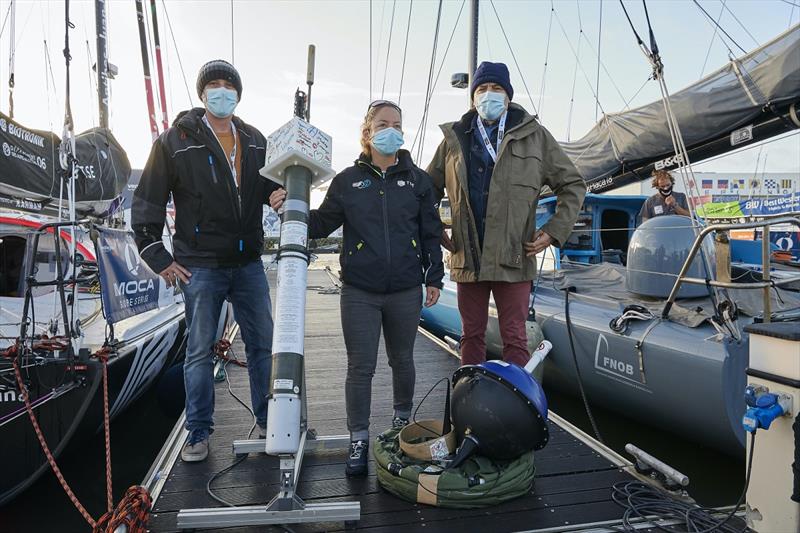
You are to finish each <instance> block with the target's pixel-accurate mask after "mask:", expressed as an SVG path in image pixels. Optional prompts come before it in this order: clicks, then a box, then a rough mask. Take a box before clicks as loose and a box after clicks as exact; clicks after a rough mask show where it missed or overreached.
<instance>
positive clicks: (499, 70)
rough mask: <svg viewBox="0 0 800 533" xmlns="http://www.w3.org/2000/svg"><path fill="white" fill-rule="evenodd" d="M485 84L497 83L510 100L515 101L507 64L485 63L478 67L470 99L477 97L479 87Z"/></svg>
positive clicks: (473, 78) (473, 79) (471, 87)
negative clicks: (476, 90)
mask: <svg viewBox="0 0 800 533" xmlns="http://www.w3.org/2000/svg"><path fill="white" fill-rule="evenodd" d="M483 83H496V84H497V85H499V86H500V87H502V88H503V89H504V90H505V91H506V94H507V95H508V99H509V100H513V99H514V88H513V87H512V86H511V76H509V74H508V67H507V66H506V64H505V63H490V62H489V61H484V62H483V63H481V64H480V65H478V68H477V69H476V70H475V75H474V76H473V77H472V85H471V86H470V88H469V95H470V98H471V97H473V96H474V95H475V89H477V88H478V85H481V84H483Z"/></svg>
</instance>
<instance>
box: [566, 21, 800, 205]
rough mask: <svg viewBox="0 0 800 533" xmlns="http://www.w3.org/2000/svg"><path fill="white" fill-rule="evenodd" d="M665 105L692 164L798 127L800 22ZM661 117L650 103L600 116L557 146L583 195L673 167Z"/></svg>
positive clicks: (672, 154)
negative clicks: (578, 176)
mask: <svg viewBox="0 0 800 533" xmlns="http://www.w3.org/2000/svg"><path fill="white" fill-rule="evenodd" d="M670 104H671V106H672V110H673V112H674V114H675V117H676V119H677V122H678V125H679V127H680V129H681V133H682V134H683V138H684V141H685V143H686V147H687V149H688V152H689V158H690V160H691V161H692V162H696V161H701V160H702V159H706V158H709V157H712V156H715V155H718V154H722V153H726V152H729V151H731V150H734V149H737V148H739V147H741V146H743V145H745V144H748V143H753V142H756V141H760V140H764V139H767V138H769V137H773V136H775V135H779V134H781V133H784V132H786V131H789V130H792V129H796V128H800V118H798V115H800V24H798V25H796V26H794V27H792V28H790V29H789V30H787V31H786V32H784V33H783V34H781V35H779V36H778V37H776V38H775V39H774V40H772V41H770V42H769V43H767V44H765V45H763V46H761V47H760V48H758V49H756V50H754V51H753V52H750V53H749V54H747V55H745V56H743V57H740V58H737V59H733V60H731V61H730V62H729V63H728V64H727V65H725V66H724V67H722V68H720V69H719V70H717V71H716V72H714V73H712V74H710V75H708V76H706V77H705V78H703V79H701V80H699V81H698V82H696V83H694V84H693V85H691V86H689V87H687V88H685V89H683V90H681V91H679V92H676V93H674V94H673V95H672V96H671V97H670ZM665 117H666V115H665V112H664V104H663V102H662V101H661V100H657V101H655V102H652V103H650V104H647V105H644V106H641V107H638V108H636V109H631V110H628V111H624V112H621V113H612V114H607V115H605V116H603V118H602V120H600V122H598V123H597V124H596V125H595V126H594V128H592V129H591V130H590V131H589V133H587V134H586V135H585V136H584V137H583V138H581V139H579V140H577V141H574V142H564V143H561V146H562V148H564V151H565V152H566V153H567V155H568V156H569V157H570V158H571V159H572V161H573V162H574V163H575V166H576V167H577V168H578V171H579V172H580V173H581V175H582V176H583V178H584V180H586V184H587V187H588V189H589V191H590V192H602V191H607V190H611V189H615V188H617V187H621V186H623V185H625V184H627V183H632V182H635V181H639V180H642V179H646V178H647V177H649V175H650V173H651V172H652V171H653V169H659V168H664V169H670V168H674V167H677V166H678V163H679V161H677V160H676V159H677V158H676V157H675V152H674V150H673V145H672V140H671V137H670V133H669V129H668V126H667V121H666V118H665Z"/></svg>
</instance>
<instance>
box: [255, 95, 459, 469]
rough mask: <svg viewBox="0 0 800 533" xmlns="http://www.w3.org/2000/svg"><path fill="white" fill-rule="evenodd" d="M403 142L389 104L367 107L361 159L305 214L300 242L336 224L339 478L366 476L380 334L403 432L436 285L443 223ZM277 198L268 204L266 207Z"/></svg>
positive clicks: (278, 199) (280, 194)
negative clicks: (421, 330) (420, 334)
mask: <svg viewBox="0 0 800 533" xmlns="http://www.w3.org/2000/svg"><path fill="white" fill-rule="evenodd" d="M402 145H403V122H402V111H401V110H400V107H398V106H397V104H395V103H393V102H389V101H387V100H377V101H375V102H372V104H370V106H369V108H368V110H367V114H366V117H364V122H363V124H362V125H361V148H362V153H361V155H360V156H359V158H358V159H357V160H356V161H355V164H354V165H353V166H351V167H349V168H347V169H345V170H343V171H342V172H340V173H339V174H338V175H337V176H336V177H334V178H333V181H332V182H331V185H330V187H329V189H328V193H327V194H326V196H325V200H323V202H322V204H321V205H320V207H319V209H314V210H312V211H311V213H310V216H309V226H308V237H309V239H316V238H322V237H327V236H328V235H330V234H331V233H332V232H333V231H334V230H335V229H336V228H338V227H339V226H342V225H344V242H343V244H342V253H341V255H340V262H341V266H342V281H343V282H344V283H343V285H342V291H341V300H340V305H341V315H342V332H343V334H344V342H345V346H346V348H347V377H346V380H345V401H346V407H347V429H348V430H349V432H350V441H351V442H350V450H349V455H348V457H347V462H346V467H345V471H346V473H347V474H348V475H366V473H367V458H368V451H369V417H370V403H371V392H372V377H373V375H374V374H375V364H376V362H377V358H378V343H379V341H380V336H381V329H383V338H384V342H385V344H386V354H387V356H388V358H389V366H391V367H392V391H393V398H394V417H393V419H392V427H394V428H402V427H403V426H405V425H406V424H408V419H409V418H410V417H411V409H412V407H413V403H412V402H413V398H414V382H415V379H416V378H415V370H414V341H415V339H416V334H417V326H418V325H419V317H420V311H421V307H422V302H423V294H422V287H423V285H424V286H425V294H424V301H425V306H426V307H430V306H432V305H434V304H435V303H436V302H437V300H438V299H439V291H440V289H441V288H442V277H443V276H444V265H443V264H442V250H441V247H440V245H439V243H440V242H441V238H442V223H441V221H440V220H439V212H438V210H437V209H436V202H437V200H436V198H435V196H436V193H435V191H434V190H433V185H432V183H431V178H430V176H428V175H427V174H426V173H425V171H423V170H421V169H419V168H418V167H417V166H416V165H414V162H413V161H412V159H411V154H410V153H409V152H408V151H407V150H401V149H400V147H401V146H402ZM285 198H286V192H285V191H283V190H279V191H275V192H274V193H272V196H271V197H270V205H271V206H272V208H273V209H276V210H277V209H279V208H280V207H281V205H282V204H283V201H284V199H285Z"/></svg>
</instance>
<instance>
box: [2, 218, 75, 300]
mask: <svg viewBox="0 0 800 533" xmlns="http://www.w3.org/2000/svg"><path fill="white" fill-rule="evenodd" d="M33 241H34V239H33V235H32V234H31V233H18V232H16V231H15V232H14V233H4V232H0V296H11V297H22V296H24V294H25V276H26V274H27V272H28V269H29V266H28V265H30V262H29V258H30V257H31V256H32V255H33ZM60 247H61V250H60V251H61V265H62V272H63V273H64V275H65V276H66V275H68V274H69V267H70V261H69V247H68V245H67V243H66V241H65V240H64V239H63V238H62V239H61V242H60ZM34 261H35V263H36V264H35V267H34V270H33V273H34V277H35V278H36V280H37V281H53V280H55V279H56V277H57V276H56V272H57V270H56V250H55V242H54V240H53V236H52V235H51V234H48V235H43V236H42V237H41V238H40V239H39V248H38V250H37V253H36V257H35V258H34ZM52 290H53V287H52V286H48V287H37V288H36V289H34V292H33V294H34V296H36V295H39V294H44V293H48V292H51V291H52Z"/></svg>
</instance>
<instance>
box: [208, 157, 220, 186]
mask: <svg viewBox="0 0 800 533" xmlns="http://www.w3.org/2000/svg"><path fill="white" fill-rule="evenodd" d="M208 166H210V167H211V179H212V180H214V183H215V184H216V183H218V182H217V169H216V167H215V166H214V156H213V155H211V154H208Z"/></svg>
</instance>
